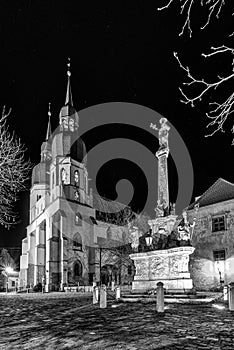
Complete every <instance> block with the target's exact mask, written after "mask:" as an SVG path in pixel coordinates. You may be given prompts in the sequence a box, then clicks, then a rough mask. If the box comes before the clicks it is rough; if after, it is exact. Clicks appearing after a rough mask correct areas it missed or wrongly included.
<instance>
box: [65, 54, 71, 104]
mask: <svg viewBox="0 0 234 350" xmlns="http://www.w3.org/2000/svg"><path fill="white" fill-rule="evenodd" d="M70 66H71V62H70V58H68V62H67V94H66V100H65V106H66V105H70V106H73V101H72V93H71V82H70V76H71V71H70Z"/></svg>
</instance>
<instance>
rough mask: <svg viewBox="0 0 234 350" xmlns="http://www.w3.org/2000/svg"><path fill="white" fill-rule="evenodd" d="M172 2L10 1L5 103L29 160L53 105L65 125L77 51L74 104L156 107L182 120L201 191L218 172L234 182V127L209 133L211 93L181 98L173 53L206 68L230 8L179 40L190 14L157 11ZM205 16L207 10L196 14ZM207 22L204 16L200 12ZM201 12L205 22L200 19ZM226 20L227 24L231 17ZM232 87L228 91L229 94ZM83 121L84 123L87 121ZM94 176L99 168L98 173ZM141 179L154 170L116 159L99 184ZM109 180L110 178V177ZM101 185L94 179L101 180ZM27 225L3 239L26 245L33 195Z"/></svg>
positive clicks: (24, 212) (2, 10)
mask: <svg viewBox="0 0 234 350" xmlns="http://www.w3.org/2000/svg"><path fill="white" fill-rule="evenodd" d="M162 3H163V1H157V0H154V1H150V0H148V1H143V0H142V1H139V0H135V1H130V0H129V1H126V0H124V1H120V0H118V1H77V0H76V1H41V0H40V1H36V0H34V1H32V0H27V1H19V2H10V1H1V4H0V43H1V55H0V59H1V64H0V69H1V87H2V92H1V95H0V106H4V105H6V106H7V107H11V108H12V113H11V116H10V117H9V124H10V127H11V129H12V130H13V129H14V130H15V131H16V134H17V135H18V136H19V137H20V138H21V140H22V141H23V142H24V144H25V146H26V147H27V149H28V151H27V154H26V157H30V159H31V161H32V162H33V163H35V164H36V163H37V162H39V160H40V146H41V143H42V142H43V141H44V138H45V134H46V127H47V120H48V117H47V110H48V102H51V104H52V105H51V110H52V127H53V128H55V127H56V126H57V125H58V121H59V119H58V115H59V110H60V108H61V107H62V106H63V104H64V100H65V92H66V80H67V77H66V63H67V57H71V65H72V68H71V70H72V80H71V81H72V93H73V102H74V106H75V107H76V109H77V110H78V111H79V110H81V109H84V108H86V107H89V106H92V105H95V104H100V103H104V102H115V101H123V102H131V103H137V104H140V105H143V106H146V107H149V108H151V109H153V110H155V111H157V112H159V113H160V114H162V115H163V116H164V117H166V118H167V119H168V120H169V122H172V123H173V125H174V126H175V127H176V129H177V130H178V131H179V133H180V135H181V136H182V137H183V140H184V142H185V143H186V145H187V148H188V150H189V152H190V155H191V159H192V162H193V167H194V177H195V181H194V192H193V194H194V196H197V195H200V194H202V193H203V192H204V191H205V190H206V189H207V188H208V187H209V186H210V185H212V184H213V183H214V182H215V181H216V180H217V178H218V177H223V178H225V179H226V180H229V181H231V182H234V173H233V171H232V169H233V165H232V162H233V151H234V149H233V147H232V146H231V141H232V135H231V134H230V133H218V134H216V135H215V136H214V137H213V138H205V137H204V136H205V134H206V133H207V130H206V128H205V126H206V124H207V119H206V117H205V112H206V109H207V102H209V99H212V94H210V95H209V96H208V97H207V99H206V100H205V101H204V102H202V103H200V104H199V105H197V108H191V107H189V106H188V105H185V104H182V103H181V102H180V97H181V96H180V93H179V90H178V86H180V85H181V84H182V82H183V79H184V78H185V77H184V74H183V72H182V71H181V70H180V69H179V67H178V64H177V62H176V60H175V59H174V57H173V51H177V52H178V53H179V54H180V55H181V58H182V60H183V62H184V63H185V64H190V65H191V66H192V67H193V69H194V72H197V73H199V71H200V72H201V73H202V72H203V73H204V71H202V70H201V69H200V66H199V64H200V61H201V60H200V54H201V51H202V50H203V51H208V48H209V47H210V46H211V45H214V46H215V45H220V44H222V43H223V41H224V40H223V38H224V37H225V34H226V33H230V32H232V31H233V30H232V29H231V20H233V17H232V18H231V16H230V10H229V8H228V6H227V7H226V8H225V9H224V10H223V12H222V14H221V16H220V19H219V20H215V19H213V21H212V23H211V25H210V26H209V28H208V29H207V30H206V31H205V32H204V31H199V30H198V26H197V25H196V22H194V23H195V25H194V37H193V38H192V39H189V37H188V35H185V36H184V37H183V38H181V37H180V38H179V37H178V33H179V32H180V28H181V25H182V24H183V22H182V18H181V17H180V16H179V9H178V8H177V7H176V6H172V8H171V9H169V10H168V11H164V12H157V6H158V5H160V4H162ZM196 16H197V17H196ZM195 17H196V18H199V20H201V21H202V20H203V18H202V16H200V17H199V13H194V18H195ZM196 18H195V19H196ZM223 18H225V21H224V20H223V21H222V19H223ZM228 65H230V61H229V60H228V59H227V61H223V60H220V59H218V60H216V61H215V64H213V65H211V66H209V67H208V68H207V67H206V68H205V69H206V73H207V74H208V75H209V74H210V78H211V79H212V74H214V71H215V69H216V68H217V67H218V68H219V72H220V70H221V73H225V72H226V70H227V67H228ZM226 88H227V89H228V88H229V87H228V86H227V87H225V86H223V87H222V89H220V92H219V97H222V96H226V95H225V94H227V93H228V92H227V90H225V89H226ZM227 96H228V95H227ZM83 122H84V121H83V120H80V123H83ZM111 132H112V136H113V137H114V136H122V137H128V135H129V134H132V135H133V134H134V135H135V139H136V140H138V141H139V142H141V143H142V144H144V145H146V147H148V148H149V150H150V151H152V152H155V151H156V150H157V145H156V144H155V139H154V138H153V137H151V138H150V137H149V138H146V137H145V135H143V134H141V132H140V131H138V132H136V131H135V130H127V129H126V128H125V127H122V128H121V127H119V128H116V129H115V131H113V129H112V131H111ZM109 133H110V129H108V127H107V128H106V129H105V128H103V129H102V130H98V133H97V134H96V135H95V134H94V133H92V135H91V136H92V137H91V136H90V135H86V137H85V142H86V146H87V149H88V150H89V149H90V148H91V147H93V146H95V143H97V144H98V143H99V142H100V141H101V140H102V139H103V138H105V137H106V135H107V134H108V135H109ZM169 172H170V173H169V181H170V197H171V199H172V201H173V200H175V198H176V195H177V193H176V191H177V183H176V181H177V176H176V171H175V167H174V164H173V161H172V160H171V159H169ZM89 175H90V177H91V178H92V174H89ZM124 177H127V178H128V179H129V180H130V181H132V183H133V185H134V190H135V191H136V193H138V192H139V191H138V190H139V189H141V191H142V190H144V189H145V188H146V187H147V184H146V180H145V177H144V174H143V173H142V172H141V171H140V170H139V169H137V168H136V166H134V164H130V163H129V164H124V166H122V167H121V162H120V163H119V162H117V161H116V162H115V161H114V160H113V161H112V162H110V164H106V165H105V166H104V167H103V169H101V170H100V174H99V178H98V184H97V187H98V190H99V191H100V194H101V195H105V196H107V197H110V198H111V199H115V195H116V193H115V184H116V181H118V180H119V179H121V178H124ZM106 179H108V181H106ZM91 185H92V184H91ZM141 200H142V198H141V197H140V195H137V194H136V195H135V197H134V201H133V202H132V203H131V204H132V207H133V209H134V210H135V211H137V210H139V211H140V210H141V208H142V203H141ZM17 207H18V210H19V212H20V215H21V219H22V221H21V223H20V224H18V225H17V226H16V227H15V228H14V229H11V230H10V231H4V230H3V229H1V230H2V232H1V236H0V237H1V238H0V246H20V244H21V239H22V238H23V237H25V234H26V231H25V227H26V225H27V223H28V193H24V194H21V201H20V202H18V204H17Z"/></svg>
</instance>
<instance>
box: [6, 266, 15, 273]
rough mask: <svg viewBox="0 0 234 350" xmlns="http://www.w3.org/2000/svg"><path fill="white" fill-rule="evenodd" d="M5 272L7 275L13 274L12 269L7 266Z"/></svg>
mask: <svg viewBox="0 0 234 350" xmlns="http://www.w3.org/2000/svg"><path fill="white" fill-rule="evenodd" d="M5 271H6V272H7V273H12V272H14V270H13V268H12V267H11V266H7V267H6V268H5Z"/></svg>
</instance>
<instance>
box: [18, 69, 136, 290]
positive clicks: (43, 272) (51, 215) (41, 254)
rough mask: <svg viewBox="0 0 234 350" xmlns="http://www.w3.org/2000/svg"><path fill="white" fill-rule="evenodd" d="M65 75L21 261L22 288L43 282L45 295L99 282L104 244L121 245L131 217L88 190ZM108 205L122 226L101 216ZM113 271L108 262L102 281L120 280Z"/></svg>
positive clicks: (36, 176)
mask: <svg viewBox="0 0 234 350" xmlns="http://www.w3.org/2000/svg"><path fill="white" fill-rule="evenodd" d="M67 75H68V82H67V91H66V100H65V105H64V106H63V107H62V108H61V110H60V114H59V127H58V128H57V130H56V132H54V133H53V134H52V132H51V125H50V115H51V113H50V110H49V113H48V115H49V123H48V128H47V134H46V139H45V142H43V144H42V146H41V161H40V163H39V164H37V165H36V166H35V167H34V169H33V172H32V184H31V190H30V218H29V225H28V227H27V237H26V238H25V239H23V241H22V255H21V257H20V286H21V287H26V286H35V285H37V284H38V283H42V284H43V285H45V290H46V291H50V290H63V287H64V286H65V285H68V284H76V285H77V283H78V282H80V283H81V284H90V283H92V281H93V278H94V276H95V278H96V279H97V280H100V273H101V269H103V266H105V261H107V260H108V244H109V246H110V247H111V246H113V244H115V245H116V246H117V245H118V244H119V245H121V244H122V242H123V240H124V238H126V229H127V228H126V221H125V219H124V218H125V217H126V218H127V217H129V212H130V209H129V208H125V209H124V206H123V205H121V204H119V203H116V202H111V201H109V202H108V201H106V200H104V199H103V198H102V197H100V196H97V195H93V193H92V189H89V185H88V170H87V155H86V149H85V145H84V143H83V141H82V140H81V139H80V138H79V137H78V128H79V117H78V113H77V111H76V110H75V108H74V106H73V101H72V93H71V85H70V76H71V73H70V69H69V66H68V72H67ZM106 205H108V206H109V207H108V211H109V212H111V211H112V210H113V212H119V213H121V223H118V224H116V220H113V218H112V217H111V215H109V217H108V215H105V206H106ZM103 252H105V254H104V253H103ZM106 253H107V254H106ZM113 266H114V261H112V262H111V263H110V261H108V263H107V264H106V266H105V267H106V268H105V269H104V270H103V271H104V274H105V276H104V277H105V278H106V277H108V276H106V275H110V274H111V277H110V278H112V279H113V278H114V279H116V278H117V277H118V276H117V274H118V273H119V272H118V271H117V269H115V272H113V269H112V270H111V267H113ZM113 274H114V275H113ZM121 274H126V271H121ZM107 280H108V281H109V279H107ZM107 280H106V279H105V281H104V282H106V281H107Z"/></svg>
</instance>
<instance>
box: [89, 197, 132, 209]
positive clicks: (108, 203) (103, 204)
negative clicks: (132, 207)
mask: <svg viewBox="0 0 234 350" xmlns="http://www.w3.org/2000/svg"><path fill="white" fill-rule="evenodd" d="M93 207H94V208H95V209H96V210H98V211H102V212H104V213H117V212H119V211H121V210H123V209H124V208H125V207H126V205H124V204H121V203H119V202H115V201H112V200H110V199H107V198H104V197H101V196H99V195H98V194H97V193H93Z"/></svg>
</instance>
